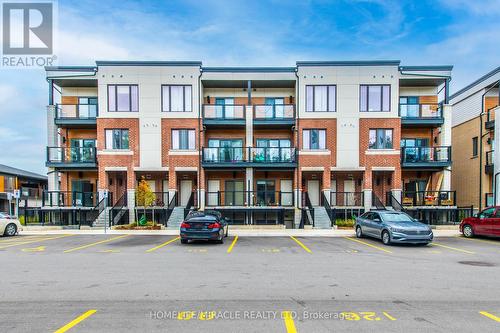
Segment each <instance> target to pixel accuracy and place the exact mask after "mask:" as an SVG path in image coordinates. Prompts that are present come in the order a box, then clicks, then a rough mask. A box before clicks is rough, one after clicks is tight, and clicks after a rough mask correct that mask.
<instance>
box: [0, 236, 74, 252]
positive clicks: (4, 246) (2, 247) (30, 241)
mask: <svg viewBox="0 0 500 333" xmlns="http://www.w3.org/2000/svg"><path fill="white" fill-rule="evenodd" d="M69 236H73V235H63V236H57V237H45V238H39V239H34V240H33V239H32V240H29V241H26V242H18V243H14V244H9V245H3V246H0V249H6V248H8V247H12V246H18V245H24V244H32V243H38V242H43V241H47V240H51V239H58V238H63V237H69Z"/></svg>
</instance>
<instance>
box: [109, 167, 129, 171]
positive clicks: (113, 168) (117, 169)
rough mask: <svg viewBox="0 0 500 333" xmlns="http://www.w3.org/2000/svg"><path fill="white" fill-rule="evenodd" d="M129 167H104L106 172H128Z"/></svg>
mask: <svg viewBox="0 0 500 333" xmlns="http://www.w3.org/2000/svg"><path fill="white" fill-rule="evenodd" d="M127 170H128V169H127V167H104V171H127Z"/></svg>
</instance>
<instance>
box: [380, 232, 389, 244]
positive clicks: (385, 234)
mask: <svg viewBox="0 0 500 333" xmlns="http://www.w3.org/2000/svg"><path fill="white" fill-rule="evenodd" d="M382 243H384V245H389V244H391V235H390V234H389V232H388V231H387V230H384V231H382Z"/></svg>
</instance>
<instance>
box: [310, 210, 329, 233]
mask: <svg viewBox="0 0 500 333" xmlns="http://www.w3.org/2000/svg"><path fill="white" fill-rule="evenodd" d="M331 228H332V226H331V222H330V217H329V216H328V213H327V212H326V209H325V207H322V206H319V207H314V229H331Z"/></svg>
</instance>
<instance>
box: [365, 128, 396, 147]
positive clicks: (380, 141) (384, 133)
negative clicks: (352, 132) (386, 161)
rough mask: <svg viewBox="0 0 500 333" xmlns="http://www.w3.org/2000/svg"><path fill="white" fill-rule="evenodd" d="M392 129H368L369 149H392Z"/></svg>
mask: <svg viewBox="0 0 500 333" xmlns="http://www.w3.org/2000/svg"><path fill="white" fill-rule="evenodd" d="M392 147H393V146H392V129H385V128H377V129H371V130H370V138H369V140H368V148H369V149H392Z"/></svg>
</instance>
